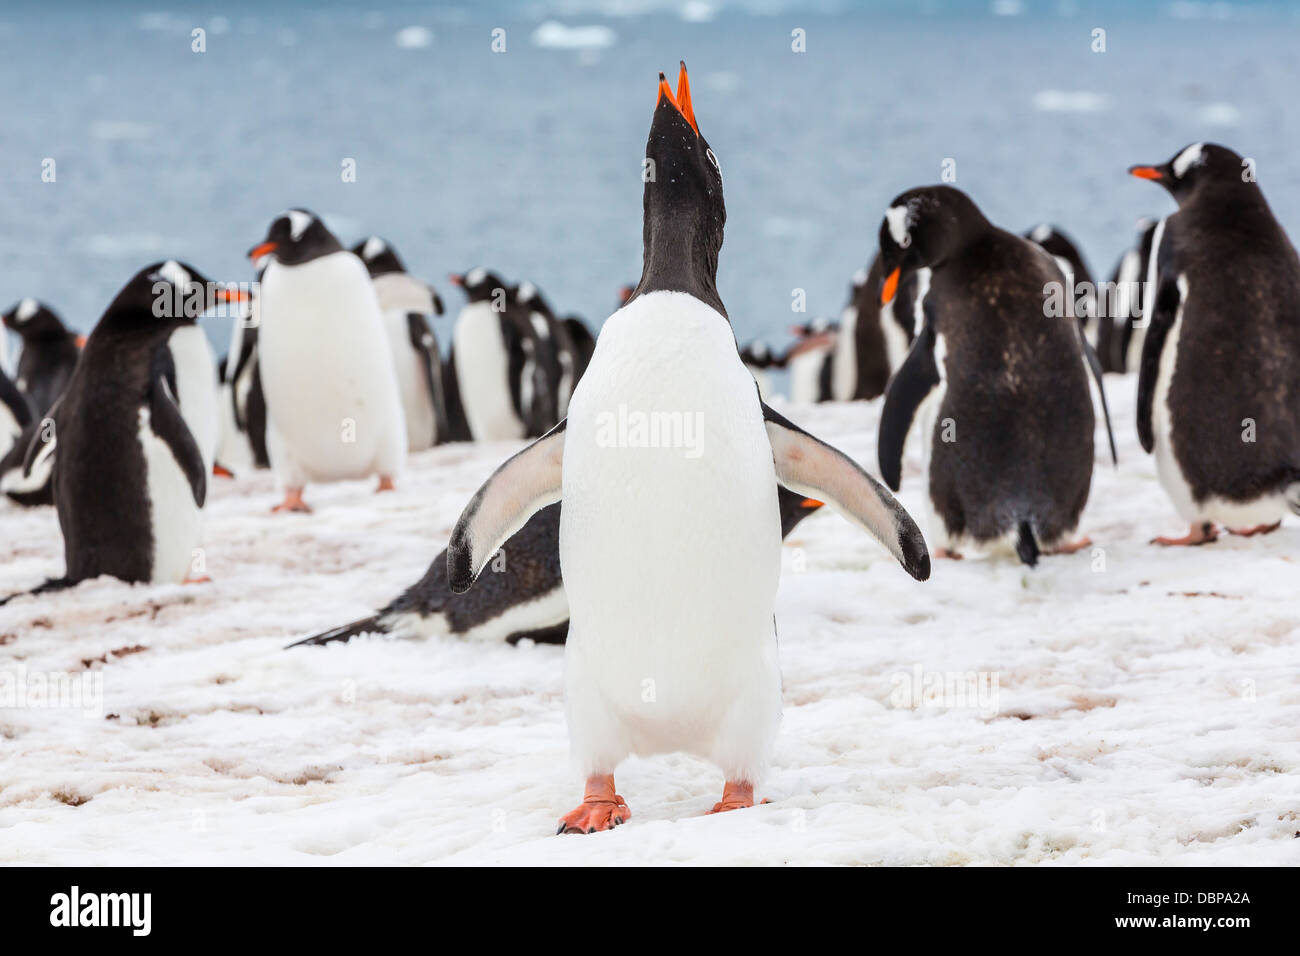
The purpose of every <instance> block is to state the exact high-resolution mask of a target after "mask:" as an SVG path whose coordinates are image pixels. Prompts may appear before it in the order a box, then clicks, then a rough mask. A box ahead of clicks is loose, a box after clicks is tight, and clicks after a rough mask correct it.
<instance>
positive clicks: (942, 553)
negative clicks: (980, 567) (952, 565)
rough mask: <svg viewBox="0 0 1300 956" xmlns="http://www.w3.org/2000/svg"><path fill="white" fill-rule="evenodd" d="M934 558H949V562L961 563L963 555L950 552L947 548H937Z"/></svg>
mask: <svg viewBox="0 0 1300 956" xmlns="http://www.w3.org/2000/svg"><path fill="white" fill-rule="evenodd" d="M934 556H935V557H936V558H947V559H948V560H949V561H960V560H961V555H960V554H959V553H958V552H956V551H949V550H948V549H947V548H935V549H934Z"/></svg>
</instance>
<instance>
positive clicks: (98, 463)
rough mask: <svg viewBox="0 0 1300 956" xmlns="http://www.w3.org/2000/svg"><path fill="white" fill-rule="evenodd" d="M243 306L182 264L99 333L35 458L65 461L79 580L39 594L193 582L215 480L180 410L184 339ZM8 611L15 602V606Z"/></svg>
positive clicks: (148, 272)
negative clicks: (95, 581)
mask: <svg viewBox="0 0 1300 956" xmlns="http://www.w3.org/2000/svg"><path fill="white" fill-rule="evenodd" d="M239 295H241V293H239V292H238V291H236V290H226V289H222V288H220V287H218V286H217V284H216V283H214V282H211V281H209V280H208V279H206V278H204V277H203V276H202V275H200V274H199V273H198V272H197V271H196V270H195V269H193V268H192V267H190V266H188V265H185V264H184V263H179V262H176V261H174V260H169V261H167V262H158V263H154V264H153V265H151V266H148V267H146V268H144V269H142V270H140V271H139V272H138V273H136V275H135V276H134V277H133V278H132V279H131V281H130V282H128V283H127V284H126V285H125V286H124V287H123V289H122V291H121V292H119V293H118V294H117V297H116V298H114V300H113V302H112V303H111V304H110V305H109V307H108V310H107V311H106V312H105V313H104V316H103V318H101V319H100V320H99V323H98V324H97V325H96V326H95V330H94V331H93V332H92V333H91V335H90V338H89V339H88V340H87V342H86V347H85V350H84V352H83V353H82V356H81V360H80V361H79V362H78V363H77V369H76V371H75V372H74V373H73V376H72V380H71V381H70V382H69V383H68V386H67V388H66V389H65V390H64V392H63V395H62V396H61V397H60V399H59V401H58V403H57V404H56V406H55V408H54V412H53V416H52V417H53V419H54V426H55V427H54V429H53V431H52V432H51V433H50V435H42V436H40V437H38V438H37V439H36V440H35V441H33V443H32V447H31V448H30V449H29V450H28V456H29V458H42V457H46V456H49V455H52V454H55V453H57V456H58V464H57V467H55V469H54V498H55V504H56V505H57V507H58V515H59V527H60V528H61V529H62V531H63V545H64V555H65V557H66V562H67V570H66V572H65V573H64V576H63V577H61V578H56V579H52V580H49V581H46V582H45V583H44V584H42V585H41V586H40V587H38V588H36V589H35V590H34V591H33V592H31V593H39V592H42V591H51V590H56V589H59V588H65V587H70V586H71V585H74V584H76V583H78V582H79V581H83V580H85V579H87V578H93V577H98V576H99V575H101V574H109V575H112V576H113V577H116V578H120V579H121V580H123V581H129V582H144V581H152V582H172V583H179V582H181V581H183V580H189V579H190V578H189V573H190V570H191V565H192V561H193V552H194V548H195V547H197V546H198V544H199V531H200V518H201V515H200V512H201V509H202V507H203V502H204V498H205V496H206V493H207V469H206V467H205V464H204V460H203V455H202V453H201V452H200V450H199V445H198V443H197V442H196V441H195V440H194V435H193V433H192V432H191V431H190V428H189V426H188V425H187V424H186V421H185V418H184V417H183V416H182V415H181V410H180V408H179V407H178V404H177V395H178V393H179V391H180V389H179V387H178V381H177V369H176V366H175V362H174V358H173V350H172V349H171V348H170V347H169V343H170V340H171V339H172V336H173V335H174V333H175V332H176V331H177V329H178V328H180V327H182V326H185V325H191V326H192V325H193V324H194V316H196V315H197V314H199V313H200V312H204V311H207V310H208V309H210V308H212V307H213V306H214V305H216V304H217V302H219V301H227V300H229V298H231V297H232V296H233V297H237V296H239ZM6 600H8V599H6Z"/></svg>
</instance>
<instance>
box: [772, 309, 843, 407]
mask: <svg viewBox="0 0 1300 956" xmlns="http://www.w3.org/2000/svg"><path fill="white" fill-rule="evenodd" d="M790 331H791V333H792V334H794V335H795V336H796V339H795V343H794V344H793V345H791V346H790V347H789V348H788V349H787V350H786V353H785V364H786V367H787V368H789V370H790V400H791V401H793V402H802V403H806V404H809V405H811V404H813V403H814V402H829V401H830V400H831V397H832V392H831V373H832V368H833V364H834V356H835V343H836V339H837V335H838V331H839V330H838V327H837V326H836V325H834V324H833V323H832V322H830V321H829V320H827V319H824V318H816V319H813V320H812V321H811V322H808V323H806V324H804V325H794V326H791V327H790Z"/></svg>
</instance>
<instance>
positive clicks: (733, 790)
mask: <svg viewBox="0 0 1300 956" xmlns="http://www.w3.org/2000/svg"><path fill="white" fill-rule="evenodd" d="M763 803H767V801H766V800H764V801H763ZM753 805H754V785H753V784H752V783H748V782H747V781H744V780H728V781H727V782H726V783H724V784H723V785H722V799H721V800H719V801H718V802H717V803H715V804H714V805H713V809H712V810H710V811H709V813H726V812H727V811H728V810H744V809H746V808H747V807H752V806H753Z"/></svg>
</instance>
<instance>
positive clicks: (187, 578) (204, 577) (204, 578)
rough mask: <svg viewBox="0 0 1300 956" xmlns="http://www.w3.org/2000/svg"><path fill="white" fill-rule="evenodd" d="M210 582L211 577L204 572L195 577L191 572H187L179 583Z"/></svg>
mask: <svg viewBox="0 0 1300 956" xmlns="http://www.w3.org/2000/svg"><path fill="white" fill-rule="evenodd" d="M211 583H212V578H210V577H208V576H207V575H206V574H201V575H199V576H197V577H195V576H194V575H193V574H187V575H185V580H184V581H182V582H181V584H211Z"/></svg>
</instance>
